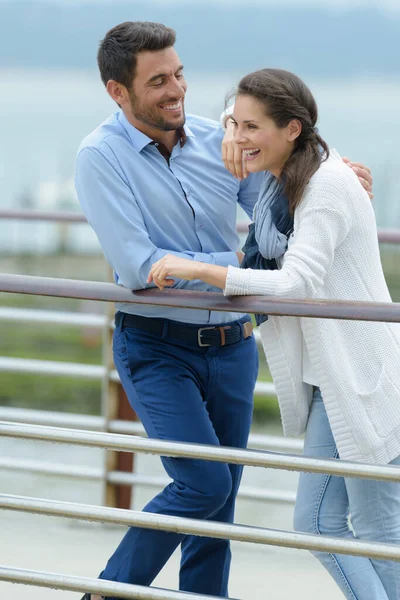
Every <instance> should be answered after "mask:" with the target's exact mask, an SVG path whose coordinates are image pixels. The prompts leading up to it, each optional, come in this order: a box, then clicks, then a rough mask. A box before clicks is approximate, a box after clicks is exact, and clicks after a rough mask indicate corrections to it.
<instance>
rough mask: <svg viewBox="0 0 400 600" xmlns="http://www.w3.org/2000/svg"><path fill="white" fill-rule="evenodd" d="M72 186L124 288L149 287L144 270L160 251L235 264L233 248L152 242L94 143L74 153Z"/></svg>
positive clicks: (117, 174)
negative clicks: (206, 249) (176, 247)
mask: <svg viewBox="0 0 400 600" xmlns="http://www.w3.org/2000/svg"><path fill="white" fill-rule="evenodd" d="M75 187H76V192H77V195H78V199H79V202H80V204H81V206H82V210H83V212H84V214H85V216H86V219H87V221H88V222H89V224H90V225H91V226H92V228H93V229H94V231H95V233H96V235H97V238H98V240H99V242H100V245H101V247H102V249H103V252H104V255H105V258H106V260H107V262H108V263H109V264H110V266H111V267H112V269H113V270H114V272H115V278H116V281H117V283H121V284H122V285H123V286H125V287H127V288H130V289H143V288H146V287H154V284H151V285H149V284H147V277H148V274H149V271H150V269H151V266H152V265H153V263H155V262H156V261H157V260H159V259H160V258H162V257H163V256H165V255H166V254H174V255H175V256H180V257H182V258H187V259H189V260H196V261H199V262H207V263H211V264H217V265H222V266H228V265H238V259H237V255H236V253H235V252H215V253H211V254H207V253H203V252H191V251H190V250H187V251H184V252H175V251H172V250H170V249H168V248H158V247H157V246H155V244H154V243H153V242H152V241H151V239H150V237H149V234H148V232H147V230H146V225H145V223H144V220H143V215H142V213H141V210H140V208H139V206H138V204H137V202H136V199H135V197H134V195H133V193H132V190H131V188H130V187H129V185H128V183H127V182H126V181H125V179H124V176H123V174H122V172H121V171H120V169H119V168H118V163H115V164H114V163H113V162H111V161H110V159H109V158H108V157H106V156H105V155H104V154H103V153H102V152H101V151H99V150H98V149H96V148H84V149H82V150H81V151H80V152H79V154H78V158H77V163H76V171H75ZM174 287H179V288H184V287H186V288H190V289H196V287H198V288H199V289H203V290H204V284H202V283H201V282H197V281H192V282H187V281H185V280H179V279H178V280H176V282H175V286H174Z"/></svg>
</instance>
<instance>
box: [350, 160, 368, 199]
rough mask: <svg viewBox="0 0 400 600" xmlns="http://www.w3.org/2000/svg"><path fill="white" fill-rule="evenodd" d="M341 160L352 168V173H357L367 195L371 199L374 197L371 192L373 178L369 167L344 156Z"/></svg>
mask: <svg viewBox="0 0 400 600" xmlns="http://www.w3.org/2000/svg"><path fill="white" fill-rule="evenodd" d="M343 161H344V162H345V163H346V164H347V165H348V166H349V167H350V168H351V169H353V171H354V173H355V174H356V175H357V177H358V179H359V181H360V183H361V185H362V186H363V188H364V190H365V191H366V192H367V193H368V196H369V197H370V198H371V200H372V199H373V197H374V194H373V192H372V184H373V179H372V175H371V169H369V168H368V167H366V166H365V165H362V164H361V163H357V162H351V161H350V159H349V158H345V157H344V158H343Z"/></svg>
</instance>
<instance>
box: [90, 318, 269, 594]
mask: <svg viewBox="0 0 400 600" xmlns="http://www.w3.org/2000/svg"><path fill="white" fill-rule="evenodd" d="M244 319H247V320H249V317H245V318H243V319H241V322H243V321H244ZM224 325H229V324H226V323H225V324H224ZM193 327H196V328H197V327H199V326H193ZM114 361H115V365H116V367H117V369H118V373H119V375H120V377H121V381H122V385H123V387H124V389H125V392H126V394H127V396H128V398H129V401H130V403H131V405H132V407H133V408H134V410H135V411H136V413H137V414H138V416H139V418H140V420H141V421H142V423H143V425H144V427H145V429H146V432H147V434H148V436H149V437H150V438H156V439H163V440H174V441H180V442H192V443H200V444H213V445H221V446H233V447H237V448H245V447H246V445H247V440H248V435H249V431H250V424H251V418H252V411H253V390H254V385H255V381H256V379H257V369H258V354H257V348H256V344H255V341H254V337H253V336H251V337H248V338H247V339H244V338H243V336H242V339H241V340H240V341H239V342H237V343H236V344H231V345H229V346H223V347H206V348H203V347H197V346H189V345H185V344H183V343H181V342H179V343H177V342H174V341H173V340H172V339H168V337H163V338H160V337H157V336H154V335H152V334H150V333H147V332H144V331H140V330H138V329H133V328H124V327H123V326H122V328H121V326H117V327H116V330H115V334H114ZM161 460H162V462H163V465H164V468H165V470H166V471H167V473H168V475H169V476H170V477H171V479H172V480H173V481H172V483H171V484H170V485H168V486H167V487H166V488H165V489H164V490H163V491H162V492H161V493H160V494H158V495H157V496H156V497H155V498H153V500H151V501H150V502H149V504H148V505H147V506H146V507H145V508H144V510H145V511H147V512H152V513H159V514H165V515H174V516H179V517H189V518H194V519H210V520H215V521H222V522H225V523H231V522H232V521H233V518H234V505H235V498H236V494H237V491H238V487H239V483H240V479H241V474H242V467H241V466H239V465H227V464H224V463H218V462H211V461H202V460H192V459H182V458H166V457H162V459H161ZM179 544H182V547H181V549H182V559H181V567H180V585H179V588H180V589H181V590H185V591H189V592H196V593H201V594H210V595H215V596H221V597H227V596H228V576H229V566H230V558H231V555H230V545H229V541H227V540H219V539H211V538H203V537H195V536H184V535H181V534H176V533H168V532H162V531H157V530H151V529H140V528H137V527H132V528H130V529H129V530H128V532H127V533H126V535H125V537H124V538H123V540H122V541H121V543H120V545H119V547H118V548H117V550H116V551H115V553H114V554H113V556H112V557H111V558H110V560H109V561H108V564H107V566H106V568H105V570H104V571H103V573H102V574H101V578H102V579H109V580H113V581H119V582H125V583H133V584H137V585H145V586H148V585H150V584H151V583H152V581H153V580H154V578H155V577H156V575H157V574H158V572H159V571H160V570H161V568H162V567H163V566H164V564H165V563H166V562H167V560H168V558H169V557H170V556H171V554H172V553H173V552H174V550H175V549H176V548H177V546H178V545H179ZM113 600H114V599H113Z"/></svg>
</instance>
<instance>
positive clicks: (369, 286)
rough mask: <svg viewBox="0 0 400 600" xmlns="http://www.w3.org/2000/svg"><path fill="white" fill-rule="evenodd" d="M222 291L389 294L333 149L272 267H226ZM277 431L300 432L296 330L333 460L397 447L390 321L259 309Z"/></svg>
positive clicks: (302, 402) (356, 188)
mask: <svg viewBox="0 0 400 600" xmlns="http://www.w3.org/2000/svg"><path fill="white" fill-rule="evenodd" d="M224 294H225V295H250V294H265V295H272V296H279V297H290V298H313V299H317V298H318V299H330V300H356V301H357V300H365V301H370V302H391V298H390V294H389V291H388V289H387V285H386V282H385V278H384V275H383V271H382V266H381V261H380V256H379V247H378V236H377V229H376V223H375V216H374V212H373V209H372V206H371V202H370V200H369V197H368V194H367V193H366V192H365V191H364V190H363V189H362V187H361V185H360V183H359V182H358V179H357V177H356V175H355V174H354V173H353V172H352V170H351V169H350V168H349V167H347V166H346V165H345V164H344V163H343V162H342V160H341V159H340V156H339V155H338V154H337V152H336V151H335V150H332V151H331V155H330V157H329V158H328V160H327V161H326V162H324V163H323V164H322V165H321V167H320V169H319V170H318V171H317V173H315V175H314V176H313V177H312V179H311V180H310V182H309V184H308V186H307V188H306V191H305V194H304V197H303V199H302V201H301V202H300V204H299V205H298V207H297V208H296V211H295V215H294V232H293V234H292V237H291V239H290V240H289V247H288V250H287V252H286V254H285V256H284V259H283V262H282V266H281V269H280V270H279V271H257V270H252V269H238V268H235V267H229V271H228V278H227V282H226V287H225V290H224ZM260 332H261V338H262V341H263V346H264V350H265V353H266V356H267V360H268V363H269V367H270V370H271V374H272V377H273V379H274V382H275V385H276V390H277V395H278V400H279V404H280V409H281V415H282V423H283V429H284V433H285V435H299V434H301V433H303V432H304V431H305V428H306V425H307V419H308V413H309V407H310V403H311V397H312V388H311V386H309V385H307V384H305V383H303V375H302V336H304V341H305V343H306V346H307V350H308V352H309V356H310V360H311V364H312V367H313V370H314V373H315V375H316V377H317V381H318V382H319V384H320V389H321V392H322V396H323V398H324V403H325V407H326V410H327V413H328V418H329V421H330V424H331V428H332V433H333V436H334V439H335V442H336V445H337V448H338V451H339V455H340V457H341V458H342V459H347V460H355V461H364V462H375V463H388V462H390V461H391V460H393V459H394V458H395V457H396V456H398V455H400V324H392V323H372V322H367V321H345V320H337V319H316V318H298V317H269V319H268V321H266V322H265V323H263V324H262V325H261V327H260Z"/></svg>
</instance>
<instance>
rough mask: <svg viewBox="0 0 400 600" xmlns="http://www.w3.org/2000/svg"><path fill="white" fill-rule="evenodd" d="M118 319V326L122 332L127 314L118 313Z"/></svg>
mask: <svg viewBox="0 0 400 600" xmlns="http://www.w3.org/2000/svg"><path fill="white" fill-rule="evenodd" d="M117 317H118V325H119V328H120V329H121V331H123V330H124V320H125V313H123V312H118V313H117Z"/></svg>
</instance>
